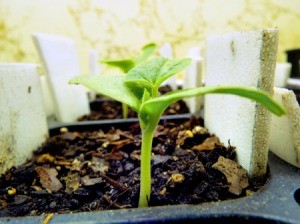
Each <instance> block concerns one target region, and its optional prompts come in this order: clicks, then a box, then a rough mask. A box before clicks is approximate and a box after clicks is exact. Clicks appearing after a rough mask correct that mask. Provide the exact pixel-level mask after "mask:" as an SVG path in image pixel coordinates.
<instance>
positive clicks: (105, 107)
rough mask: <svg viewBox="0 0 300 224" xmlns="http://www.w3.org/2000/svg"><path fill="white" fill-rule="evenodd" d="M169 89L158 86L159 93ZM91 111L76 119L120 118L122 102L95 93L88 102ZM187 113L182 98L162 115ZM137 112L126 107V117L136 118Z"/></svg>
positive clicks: (187, 109)
mask: <svg viewBox="0 0 300 224" xmlns="http://www.w3.org/2000/svg"><path fill="white" fill-rule="evenodd" d="M170 91H171V87H170V86H163V87H160V88H159V92H160V93H161V94H165V93H168V92H170ZM90 107H91V113H90V114H87V115H84V116H81V117H79V118H78V121H87V120H103V119H121V118H123V117H122V104H121V103H120V102H117V101H114V100H112V99H109V98H103V96H101V95H97V98H96V100H95V101H92V102H91V103H90ZM186 113H189V108H188V107H187V105H186V103H185V102H184V101H183V100H180V101H177V102H175V103H173V104H172V105H170V106H169V107H168V108H167V109H166V110H165V112H164V114H163V115H175V114H186ZM136 117H137V113H136V112H135V111H133V110H131V109H130V108H128V118H136Z"/></svg>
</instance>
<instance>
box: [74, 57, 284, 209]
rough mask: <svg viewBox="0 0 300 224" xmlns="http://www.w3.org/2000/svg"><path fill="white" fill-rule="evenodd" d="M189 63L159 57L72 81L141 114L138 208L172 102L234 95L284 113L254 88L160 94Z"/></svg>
mask: <svg viewBox="0 0 300 224" xmlns="http://www.w3.org/2000/svg"><path fill="white" fill-rule="evenodd" d="M190 64H191V59H189V58H183V59H167V58H164V57H157V58H154V59H152V60H150V61H146V62H143V63H140V64H138V65H137V66H136V67H134V68H132V69H131V70H130V71H129V72H128V73H127V74H126V75H118V76H80V77H76V78H73V79H72V80H70V83H71V84H82V85H84V86H86V87H88V88H90V89H92V90H94V91H95V92H98V93H101V94H103V95H106V96H109V97H111V98H113V99H115V100H117V101H120V102H122V103H124V104H127V105H128V106H130V107H131V108H132V109H133V110H134V111H136V112H137V113H138V118H139V122H140V127H141V130H142V147H141V171H140V197H139V207H147V206H148V201H149V200H150V193H151V150H152V139H153V134H154V131H155V129H156V127H157V125H158V122H159V120H160V117H161V115H162V114H163V112H164V110H165V109H166V108H167V107H168V106H169V105H171V104H172V103H174V102H176V101H178V100H181V99H183V98H187V97H195V96H200V95H204V94H234V95H238V96H241V97H245V98H248V99H251V100H254V101H257V102H259V103H260V104H262V105H263V106H265V107H266V108H267V109H268V110H270V111H271V112H272V113H274V114H276V115H278V116H281V115H283V114H284V113H285V109H284V108H283V106H281V105H280V104H278V103H277V102H275V101H274V100H273V99H272V98H271V97H270V96H269V95H268V94H266V93H265V92H263V91H260V90H257V89H256V88H252V87H241V86H217V87H198V88H192V89H183V90H176V91H172V92H169V93H168V94H165V95H162V96H161V95H160V94H159V92H158V88H159V86H160V85H161V83H162V82H163V81H165V80H166V79H168V78H169V77H171V76H172V75H174V74H176V73H178V72H180V71H182V70H184V69H186V68H187V67H189V66H190Z"/></svg>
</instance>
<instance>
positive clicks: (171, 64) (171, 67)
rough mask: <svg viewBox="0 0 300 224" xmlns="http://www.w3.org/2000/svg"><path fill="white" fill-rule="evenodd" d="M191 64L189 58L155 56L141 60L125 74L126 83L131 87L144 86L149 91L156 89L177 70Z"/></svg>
mask: <svg viewBox="0 0 300 224" xmlns="http://www.w3.org/2000/svg"><path fill="white" fill-rule="evenodd" d="M190 64H191V59H189V58H184V59H167V58H164V57H157V58H154V59H152V60H150V61H146V62H143V63H141V64H139V65H137V66H135V67H134V68H133V69H131V70H130V71H129V72H128V73H127V75H126V80H125V82H126V84H127V85H128V86H130V87H131V89H133V88H142V89H143V88H146V89H147V90H148V91H149V92H150V93H151V92H152V91H153V89H158V87H159V86H160V84H161V83H162V82H163V81H165V80H166V79H168V78H169V77H170V76H172V75H174V74H175V73H177V72H180V71H182V70H184V69H186V68H187V67H188V66H189V65H190Z"/></svg>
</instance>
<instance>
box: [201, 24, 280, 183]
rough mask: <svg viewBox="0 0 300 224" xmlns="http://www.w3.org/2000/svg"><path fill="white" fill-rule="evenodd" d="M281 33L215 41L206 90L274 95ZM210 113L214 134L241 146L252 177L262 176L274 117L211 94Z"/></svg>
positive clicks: (209, 55) (208, 57) (263, 32)
mask: <svg viewBox="0 0 300 224" xmlns="http://www.w3.org/2000/svg"><path fill="white" fill-rule="evenodd" d="M277 33H278V32H277V29H262V30H254V31H244V32H234V33H231V34H227V35H218V36H212V37H209V38H208V39H207V49H206V85H207V86H217V85H226V84H227V85H242V86H254V87H257V88H259V89H261V90H264V91H266V92H269V93H272V92H273V86H274V71H275V66H276V54H277V43H278V37H277V36H278V35H277ZM204 108H205V111H204V120H205V126H206V127H207V128H208V129H209V131H210V132H211V133H215V134H216V135H217V136H218V137H219V138H220V139H221V141H222V142H224V143H227V142H228V140H230V144H231V145H233V146H236V150H237V159H238V162H239V163H240V164H241V165H242V166H243V167H244V168H245V169H246V170H247V171H248V172H249V175H250V176H251V177H253V178H256V177H257V178H260V177H262V176H263V175H264V174H265V173H266V167H267V161H268V145H269V142H268V139H269V134H270V124H271V114H270V112H269V111H267V110H266V109H265V108H264V107H262V106H261V105H259V104H257V103H255V102H253V101H250V100H248V99H244V98H240V97H237V96H232V95H207V96H205V106H204ZM227 144H228V143H227Z"/></svg>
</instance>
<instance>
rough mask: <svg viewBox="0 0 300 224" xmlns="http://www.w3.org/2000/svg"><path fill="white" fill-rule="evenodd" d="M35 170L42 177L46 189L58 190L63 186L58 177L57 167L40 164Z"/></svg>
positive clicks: (41, 180)
mask: <svg viewBox="0 0 300 224" xmlns="http://www.w3.org/2000/svg"><path fill="white" fill-rule="evenodd" d="M35 170H36V172H37V174H38V175H39V177H40V182H41V184H42V186H43V187H44V188H45V189H46V190H48V191H51V192H57V191H59V190H60V189H61V188H62V187H63V185H62V184H61V182H60V181H59V179H57V177H56V176H57V174H58V173H57V171H56V169H54V168H46V167H42V166H38V167H36V168H35Z"/></svg>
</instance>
